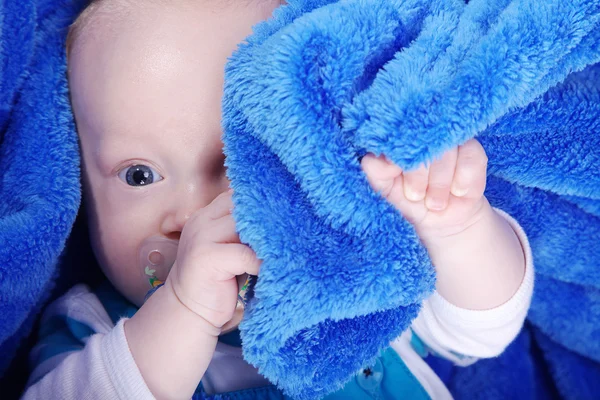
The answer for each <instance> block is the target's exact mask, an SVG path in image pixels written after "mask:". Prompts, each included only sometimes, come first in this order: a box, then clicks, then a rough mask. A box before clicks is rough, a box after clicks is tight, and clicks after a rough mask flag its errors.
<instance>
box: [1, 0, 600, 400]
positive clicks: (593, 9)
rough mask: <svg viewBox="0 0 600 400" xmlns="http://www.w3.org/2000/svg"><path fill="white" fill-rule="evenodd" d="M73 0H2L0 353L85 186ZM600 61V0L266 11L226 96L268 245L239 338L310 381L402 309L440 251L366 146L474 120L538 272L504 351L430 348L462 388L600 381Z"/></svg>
mask: <svg viewBox="0 0 600 400" xmlns="http://www.w3.org/2000/svg"><path fill="white" fill-rule="evenodd" d="M83 5H84V1H83V0H59V1H56V0H52V1H51V0H0V171H1V172H0V313H1V314H0V315H2V323H1V324H0V354H2V358H0V372H1V371H2V370H4V369H5V368H6V366H7V365H8V362H9V361H10V359H11V358H12V356H13V354H14V352H15V349H16V347H17V345H18V343H19V341H20V340H21V339H22V338H23V337H25V336H26V335H27V334H28V333H29V330H30V329H31V324H32V322H33V320H34V319H35V317H36V315H37V314H38V313H39V310H40V308H41V306H42V305H43V303H44V302H45V300H46V299H47V296H48V293H49V290H50V289H51V288H52V287H53V286H54V285H55V284H56V283H57V276H56V272H57V270H58V269H57V268H58V266H59V260H60V255H61V252H62V251H63V249H64V246H65V243H66V241H67V238H68V236H69V232H70V230H71V227H72V225H73V221H74V220H75V216H76V213H77V210H78V207H79V202H80V186H79V157H78V153H77V150H78V149H77V141H76V134H75V130H74V124H73V118H72V114H71V110H70V107H69V102H68V90H67V85H66V78H65V71H66V60H65V55H64V40H65V36H66V27H67V26H68V24H69V23H70V22H72V21H73V19H74V18H75V16H76V15H77V13H78V12H79V11H80V10H81V8H82V6H83ZM598 62H600V3H599V2H598V1H571V2H564V1H560V0H551V1H550V0H549V1H545V2H539V1H534V0H521V1H517V0H514V1H508V0H499V1H494V2H488V1H483V0H472V1H470V2H469V3H468V4H467V5H465V4H464V3H463V2H462V1H458V0H457V1H454V0H443V1H442V0H435V1H425V0H406V1H393V0H388V1H379V0H369V1H367V0H346V1H339V2H338V1H325V0H320V1H317V0H290V1H289V5H288V6H284V7H281V8H280V9H279V10H277V11H276V13H275V16H274V18H273V19H271V20H270V21H268V22H265V23H263V24H261V25H259V26H258V27H257V29H256V31H255V34H254V35H253V36H252V37H251V38H250V39H249V41H248V43H247V44H246V45H244V46H242V47H241V48H240V50H239V51H238V52H237V53H236V54H235V55H234V56H233V58H232V60H231V62H230V64H229V66H228V68H227V76H226V88H225V89H226V91H225V98H224V124H223V125H224V128H225V129H224V130H225V136H224V141H225V143H226V153H227V165H228V166H229V176H230V178H231V179H232V182H233V186H234V188H235V195H234V201H235V203H236V208H235V217H236V219H237V221H238V229H239V231H240V235H241V237H242V239H243V240H244V241H245V242H247V243H249V244H250V245H251V246H252V247H253V248H254V250H255V251H256V252H257V254H258V255H259V256H260V257H261V258H263V259H264V263H263V266H262V269H261V275H260V276H259V279H258V283H257V285H256V287H255V296H254V298H253V299H252V300H251V302H250V304H249V309H248V313H247V318H246V319H245V321H244V322H243V324H242V327H241V330H242V335H243V340H244V349H245V357H246V358H247V359H248V360H249V361H251V362H253V363H255V364H256V365H257V366H258V367H259V369H260V371H261V372H262V373H263V374H265V375H266V376H267V377H268V378H270V379H271V380H273V381H274V382H275V383H277V384H278V385H279V387H281V388H282V389H283V390H284V392H285V393H286V394H289V395H291V396H294V397H297V398H304V399H311V398H317V397H320V396H322V395H324V394H325V393H328V392H330V391H333V390H335V389H336V388H337V387H339V386H341V385H342V384H343V383H344V382H345V381H346V380H347V379H348V378H349V377H350V376H352V375H353V373H354V372H355V371H356V370H357V369H358V368H359V367H360V366H362V365H364V364H365V363H368V362H369V361H370V360H371V359H372V358H373V357H374V356H375V355H376V354H377V352H378V350H379V349H381V348H382V347H384V346H385V345H386V343H387V341H388V340H390V339H391V338H393V337H394V336H396V335H397V334H399V333H400V332H401V331H402V330H403V329H405V328H406V327H407V326H408V324H409V323H410V321H411V320H412V318H414V316H415V315H416V313H417V311H418V307H419V304H420V302H421V300H422V299H423V298H424V297H425V296H427V295H428V294H429V293H431V291H432V290H433V286H434V274H433V268H432V266H431V263H430V260H429V258H428V257H427V253H426V251H425V249H424V248H423V247H422V246H421V245H420V244H419V241H418V238H417V237H416V235H415V234H414V231H413V230H412V228H411V226H410V225H409V224H408V223H407V222H406V221H405V220H404V219H403V218H402V217H401V216H400V215H399V214H398V213H396V212H395V210H394V209H393V208H392V207H390V206H389V205H387V203H386V202H385V201H383V200H382V199H380V197H379V196H378V195H377V194H375V193H373V192H372V191H371V190H370V188H369V186H368V183H367V181H366V179H365V177H364V175H363V174H362V172H361V170H360V167H359V159H360V156H362V155H363V154H364V153H365V152H367V151H368V152H374V153H375V154H381V153H383V154H386V155H387V156H388V157H390V158H391V159H392V160H393V161H395V162H396V163H398V164H399V165H400V166H402V167H403V168H411V167H415V166H417V165H418V164H419V163H420V162H423V161H430V160H432V159H433V158H434V157H435V156H438V155H440V154H442V153H443V152H444V151H445V150H447V149H449V148H451V147H452V146H456V145H458V144H460V143H463V142H465V141H466V140H468V139H469V138H471V137H474V136H477V138H478V139H479V140H480V141H481V142H482V144H483V145H484V147H485V148H486V151H487V154H488V156H489V169H488V170H489V179H488V188H487V192H486V195H487V196H488V198H489V200H490V202H491V203H492V205H494V206H496V207H498V208H501V209H503V210H505V211H507V212H508V213H510V214H511V215H513V216H514V217H515V218H516V219H517V220H518V221H519V222H520V223H521V225H522V226H523V228H524V229H525V231H526V232H527V234H528V236H529V239H530V243H531V246H532V249H533V254H534V262H535V264H536V273H537V276H536V290H535V294H534V299H533V304H532V308H531V312H530V315H529V317H528V322H527V325H526V328H525V329H524V330H523V332H522V333H521V335H520V336H519V338H518V339H517V340H515V342H514V343H513V344H512V345H511V346H510V347H509V349H508V350H507V351H506V352H505V353H504V354H503V355H502V356H501V357H499V358H497V359H492V360H484V361H481V362H479V363H477V364H475V365H474V366H472V367H468V368H464V369H453V368H452V367H451V366H449V365H447V364H444V363H443V362H442V361H440V360H438V359H431V360H429V361H430V362H431V365H432V366H434V368H436V370H438V371H439V373H440V376H443V378H444V379H445V380H446V382H447V383H448V386H449V387H450V389H451V391H452V393H453V394H454V395H455V396H456V397H457V398H467V399H471V398H482V399H504V398H523V399H530V398H540V399H542V398H549V397H564V398H574V399H575V398H586V397H592V396H593V395H594V394H597V393H599V391H600V388H599V387H598V386H599V385H600V246H598V240H599V239H600V168H599V167H598V165H600V134H599V133H600V132H599V131H600V126H599V124H600V122H599V121H600V106H599V103H600V93H599V89H600V65H598V64H597V63H598ZM71 239H72V238H71ZM65 262H73V260H71V259H65ZM64 278H65V277H64V276H63V277H61V278H60V279H61V280H62V279H64Z"/></svg>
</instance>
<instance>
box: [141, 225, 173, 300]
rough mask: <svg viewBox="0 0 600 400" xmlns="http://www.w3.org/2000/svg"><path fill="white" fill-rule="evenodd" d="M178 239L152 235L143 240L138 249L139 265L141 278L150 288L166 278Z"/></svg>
mask: <svg viewBox="0 0 600 400" xmlns="http://www.w3.org/2000/svg"><path fill="white" fill-rule="evenodd" d="M178 246H179V241H178V240H173V239H167V238H166V237H163V236H152V237H149V238H148V239H146V240H144V242H143V243H142V245H141V246H140V251H139V265H140V271H141V274H142V277H143V279H144V280H145V281H146V282H148V286H149V288H150V289H152V288H155V287H157V286H159V285H160V284H162V283H164V282H165V281H166V280H167V275H169V271H170V270H171V268H172V267H173V264H175V259H176V258H177V247H178Z"/></svg>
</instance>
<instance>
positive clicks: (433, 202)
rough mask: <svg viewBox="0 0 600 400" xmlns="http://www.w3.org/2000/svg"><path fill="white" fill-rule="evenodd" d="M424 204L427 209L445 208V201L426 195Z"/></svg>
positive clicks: (438, 209) (439, 209)
mask: <svg viewBox="0 0 600 400" xmlns="http://www.w3.org/2000/svg"><path fill="white" fill-rule="evenodd" d="M425 205H426V206H427V208H428V209H430V210H435V211H441V210H443V209H445V208H446V202H445V201H443V200H441V199H437V198H434V197H427V199H425Z"/></svg>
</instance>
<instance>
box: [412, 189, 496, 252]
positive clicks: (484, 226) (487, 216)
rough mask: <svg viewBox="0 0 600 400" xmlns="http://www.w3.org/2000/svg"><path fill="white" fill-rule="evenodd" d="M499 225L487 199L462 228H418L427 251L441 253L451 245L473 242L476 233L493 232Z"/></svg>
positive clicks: (484, 199) (483, 198)
mask: <svg viewBox="0 0 600 400" xmlns="http://www.w3.org/2000/svg"><path fill="white" fill-rule="evenodd" d="M496 223H497V221H496V219H495V211H494V209H493V208H492V206H491V205H490V203H489V202H488V201H487V199H486V198H485V197H482V201H481V203H480V205H479V207H477V209H476V210H475V212H474V213H473V215H472V216H471V217H470V218H469V219H468V220H467V221H465V222H464V223H462V224H461V225H460V226H454V227H451V228H447V229H439V228H436V229H435V230H430V231H427V230H423V229H419V228H418V227H417V228H416V230H417V234H418V235H419V238H420V239H421V242H422V243H423V245H425V247H426V248H427V250H429V251H430V253H431V252H432V251H434V252H435V251H439V250H440V249H444V248H445V247H446V246H448V244H449V243H457V242H458V243H461V242H463V241H464V240H472V239H473V237H474V235H475V238H476V237H477V236H476V232H482V231H487V230H491V229H492V228H493V226H494V225H495V224H496Z"/></svg>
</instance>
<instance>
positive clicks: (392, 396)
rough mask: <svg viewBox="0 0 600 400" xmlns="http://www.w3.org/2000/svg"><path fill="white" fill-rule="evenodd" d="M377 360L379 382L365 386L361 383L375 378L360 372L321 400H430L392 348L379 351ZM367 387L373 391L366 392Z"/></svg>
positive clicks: (363, 371) (365, 370)
mask: <svg viewBox="0 0 600 400" xmlns="http://www.w3.org/2000/svg"><path fill="white" fill-rule="evenodd" d="M378 361H379V362H380V364H381V366H382V374H381V377H380V378H381V381H380V382H371V383H370V384H368V383H367V384H365V383H364V382H365V381H368V380H369V379H375V380H377V378H376V377H374V375H369V374H368V372H371V371H370V370H369V369H363V370H362V371H360V372H359V373H358V374H357V375H356V376H355V377H354V378H353V379H352V380H351V381H350V382H348V383H347V384H346V386H344V388H343V389H341V390H339V391H337V392H335V393H332V394H330V395H328V396H326V397H325V398H324V399H323V400H363V399H377V400H401V399H410V400H428V399H430V398H431V397H429V395H428V394H427V392H426V391H425V389H424V388H423V385H421V383H420V382H419V381H418V380H417V378H416V377H415V376H414V375H413V374H412V372H410V370H409V369H408V367H407V366H406V364H405V363H404V361H402V359H401V358H400V357H399V356H398V354H397V353H396V351H395V350H394V349H392V348H391V347H388V348H387V349H385V350H383V351H382V354H381V355H380V356H379V357H378ZM366 372H367V373H366ZM371 374H372V372H371ZM369 387H373V389H371V390H369V389H368V388H369Z"/></svg>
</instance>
